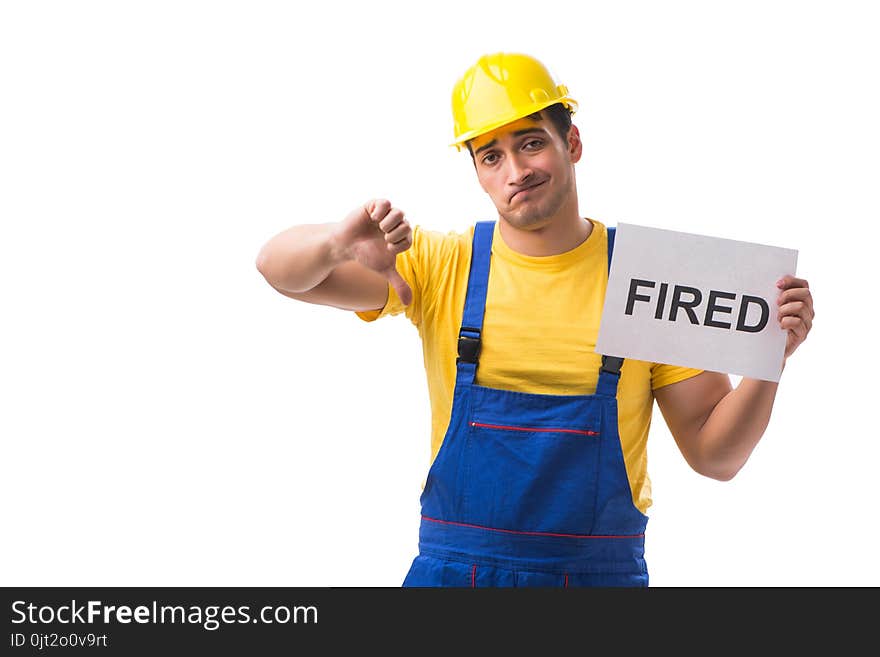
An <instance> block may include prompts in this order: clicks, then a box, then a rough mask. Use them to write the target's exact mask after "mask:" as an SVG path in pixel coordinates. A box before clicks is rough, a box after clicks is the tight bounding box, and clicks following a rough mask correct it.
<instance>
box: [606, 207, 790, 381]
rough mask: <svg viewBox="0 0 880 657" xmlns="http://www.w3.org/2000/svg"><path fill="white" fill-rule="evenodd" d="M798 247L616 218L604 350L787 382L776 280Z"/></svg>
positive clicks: (632, 356)
mask: <svg viewBox="0 0 880 657" xmlns="http://www.w3.org/2000/svg"><path fill="white" fill-rule="evenodd" d="M797 254H798V252H797V251H795V250H792V249H782V248H778V247H775V246H766V245H764V244H753V243H751V242H740V241H737V240H728V239H721V238H717V237H708V236H705V235H694V234H691V233H680V232H676V231H671V230H662V229H659V228H648V227H646V226H636V225H633V224H618V226H617V234H616V237H615V240H614V254H613V258H612V260H611V271H610V273H609V277H608V290H607V292H606V294H605V307H604V310H603V311H602V321H601V324H600V326H599V337H598V339H597V341H596V351H597V352H598V353H601V354H608V355H611V356H622V357H624V358H634V359H637V360H644V361H649V362H655V363H668V364H671V365H681V366H684V367H694V368H698V369H704V370H710V371H713V372H724V373H727V374H737V375H741V376H746V377H751V378H755V379H763V380H765V381H779V376H780V374H781V373H782V360H783V357H784V355H785V342H786V337H787V331H786V330H785V329H783V328H782V327H781V326H780V325H779V319H778V317H779V306H778V305H777V303H776V299H777V298H778V296H779V294H780V292H781V290H780V289H779V288H778V287H776V281H778V280H779V279H780V278H782V277H783V276H784V275H785V274H792V275H794V274H795V270H796V267H797Z"/></svg>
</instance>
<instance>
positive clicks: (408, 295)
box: [385, 267, 412, 306]
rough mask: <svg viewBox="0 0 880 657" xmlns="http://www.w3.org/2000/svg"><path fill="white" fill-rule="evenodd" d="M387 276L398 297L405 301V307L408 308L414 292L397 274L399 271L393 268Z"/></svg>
mask: <svg viewBox="0 0 880 657" xmlns="http://www.w3.org/2000/svg"><path fill="white" fill-rule="evenodd" d="M385 276H386V277H387V278H388V282H389V283H391V287H393V288H394V291H395V292H397V296H399V297H400V300H401V301H403V305H404V306H408V305H409V304H411V303H412V290H411V289H410V287H409V283H407V282H406V281H405V280H403V277H402V276H401V275H400V274H399V273H397V269H395V268H394V267H392V268H391V269H389V270H388V271H387V272H386V273H385Z"/></svg>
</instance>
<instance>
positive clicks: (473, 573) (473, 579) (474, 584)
mask: <svg viewBox="0 0 880 657" xmlns="http://www.w3.org/2000/svg"><path fill="white" fill-rule="evenodd" d="M471 588H472V589H475V588H477V564H474V567H473V568H472V569H471Z"/></svg>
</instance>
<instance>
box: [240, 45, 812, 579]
mask: <svg viewBox="0 0 880 657" xmlns="http://www.w3.org/2000/svg"><path fill="white" fill-rule="evenodd" d="M576 109H577V102H576V101H575V99H574V98H572V97H571V96H570V95H569V93H568V89H567V88H566V87H565V86H564V85H563V84H560V83H558V81H557V80H556V79H555V78H554V76H553V75H552V74H551V73H550V71H549V70H548V69H547V68H546V66H544V65H543V64H542V63H541V62H540V61H538V60H537V59H535V58H534V57H531V56H528V55H524V54H518V53H495V54H492V55H486V56H483V57H481V58H480V59H479V60H478V61H477V62H476V63H475V64H474V65H473V66H472V67H470V68H469V69H468V70H467V71H466V72H465V73H464V75H463V76H462V77H461V79H460V80H459V81H458V82H457V83H456V84H455V86H454V90H453V95H452V113H453V123H454V134H455V141H454V144H453V145H454V146H456V147H457V148H459V149H462V148H467V150H468V152H469V154H470V156H471V157H472V159H473V164H474V168H475V171H476V175H477V179H478V182H479V184H480V186H481V187H482V189H483V190H484V191H485V192H486V193H487V194H488V195H489V197H490V198H491V200H492V202H493V204H494V206H495V208H496V209H497V212H498V219H497V221H477V222H476V223H475V225H474V226H473V227H472V228H470V229H469V230H467V231H466V232H464V233H457V232H454V231H450V232H446V233H443V232H440V231H433V230H428V229H426V228H424V227H423V226H421V225H416V226H415V227H414V228H413V227H411V226H410V224H409V222H408V221H407V220H406V218H405V216H404V213H403V211H402V210H400V209H399V208H396V207H394V206H393V205H392V204H391V202H390V201H389V200H387V199H372V200H370V201H367V202H366V203H364V204H363V205H362V206H359V207H358V208H356V209H355V210H354V211H352V212H351V213H350V214H349V215H348V216H347V217H345V219H343V220H342V221H340V222H338V223H330V224H312V225H308V226H295V227H293V228H291V229H289V230H287V231H285V232H283V233H280V234H279V235H277V236H275V237H274V238H273V239H272V240H270V241H269V242H268V243H267V244H266V245H265V246H264V247H263V249H262V250H261V252H260V255H259V256H258V261H257V266H258V268H259V270H260V272H261V273H262V274H263V275H264V276H265V277H266V279H267V281H269V282H270V284H272V285H273V287H275V288H276V289H277V290H278V291H279V292H281V293H282V294H285V295H286V296H289V297H291V298H294V299H299V300H303V301H308V302H311V303H319V304H324V305H331V306H335V307H338V308H342V309H346V310H349V311H355V312H356V313H357V316H358V317H360V318H361V319H363V320H365V321H374V320H375V319H377V318H379V317H383V316H386V315H396V314H399V313H405V315H406V316H407V317H408V318H409V319H410V321H411V322H412V323H413V324H414V325H415V326H416V327H417V328H418V330H419V334H420V337H421V339H422V345H423V351H424V364H425V371H426V374H427V377H428V391H429V394H430V401H431V410H432V435H431V465H430V469H429V471H428V473H427V477H426V479H425V481H424V488H423V491H422V495H421V514H422V515H421V525H420V530H419V554H418V555H417V556H416V557H415V559H414V561H413V563H412V565H411V567H410V569H409V572H408V573H407V575H406V577H405V580H404V586H470V587H479V586H545V587H546V586H559V587H574V586H647V585H648V569H647V565H646V561H645V529H646V524H647V520H648V517H647V515H646V511H647V509H648V507H649V506H650V504H651V491H650V479H649V477H648V473H647V437H648V431H649V427H650V422H651V415H652V410H653V403H654V400H655V399H656V400H657V403H658V405H659V407H660V409H661V412H662V414H663V417H664V419H665V421H666V423H667V425H668V426H669V429H670V432H671V433H672V435H673V436H674V438H675V440H676V443H677V444H678V447H679V449H680V450H681V452H682V454H683V456H684V457H685V459H686V460H687V462H688V463H689V464H690V466H691V467H692V468H693V469H694V470H695V471H697V472H699V473H700V474H703V475H705V476H708V477H712V478H715V479H719V480H728V479H730V478H732V477H733V476H734V475H735V474H736V473H737V472H738V471H739V469H740V468H741V467H742V466H743V465H744V464H745V462H746V460H747V459H748V457H749V455H750V453H751V452H752V450H753V449H754V447H755V445H756V444H757V443H758V441H759V440H760V438H761V436H762V434H763V432H764V430H765V428H766V426H767V424H768V422H769V419H770V413H771V410H772V407H773V401H774V398H775V395H776V389H777V385H778V384H777V383H775V382H768V381H761V380H756V379H749V378H743V379H742V381H741V382H740V384H739V385H738V386H737V388H736V389H732V386H731V382H730V379H729V378H728V376H727V375H726V374H722V373H717V372H709V371H702V370H699V369H692V368H686V367H678V366H675V365H669V364H662V363H649V362H644V361H637V360H631V359H626V360H625V359H623V358H620V357H616V356H615V355H613V354H597V353H596V352H595V345H596V338H597V335H598V330H599V323H600V319H601V313H602V307H603V305H604V296H605V289H606V286H607V281H608V271H609V267H610V262H611V258H612V253H613V244H614V240H613V237H614V229H613V228H612V227H607V226H605V224H603V223H602V222H600V221H598V220H596V219H592V218H587V217H583V216H582V215H581V214H580V213H579V209H578V196H577V188H576V184H575V169H574V165H575V164H576V163H577V162H578V161H579V160H580V158H581V155H582V149H583V144H582V142H581V138H580V134H579V131H578V128H577V127H576V126H575V125H573V124H572V123H571V115H572V114H573V113H574V112H575V111H576ZM412 152H413V156H412V158H413V166H414V167H418V166H422V161H421V159H422V158H424V157H425V156H424V155H423V153H424V149H422V148H415V149H413V151H412ZM437 193H438V194H448V193H450V190H447V189H438V190H437ZM778 287H779V288H780V296H779V299H778V300H777V308H778V314H777V321H779V323H780V326H781V327H782V328H783V329H786V330H787V332H788V341H787V344H786V349H785V358H786V359H787V358H788V357H789V356H790V355H791V353H792V352H793V351H794V350H795V348H796V347H797V346H798V345H799V344H800V343H801V342H803V340H804V339H806V336H807V333H808V332H809V330H810V327H811V325H812V320H813V316H814V311H813V301H812V297H811V294H810V291H809V288H808V286H807V282H806V281H805V280H802V279H798V278H795V277H793V276H785V277H784V278H783V279H780V281H779V282H778ZM386 403H388V404H389V405H393V403H394V402H393V400H387V402H386Z"/></svg>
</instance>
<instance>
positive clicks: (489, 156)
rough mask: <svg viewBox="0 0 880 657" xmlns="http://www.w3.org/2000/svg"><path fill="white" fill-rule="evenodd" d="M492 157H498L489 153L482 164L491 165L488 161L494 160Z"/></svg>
mask: <svg viewBox="0 0 880 657" xmlns="http://www.w3.org/2000/svg"><path fill="white" fill-rule="evenodd" d="M494 157H498V156H497V155H495V153H489V154H488V155H487V156H486V157H484V158H483V164H492V162H490V161H489V158H494ZM493 161H494V160H493Z"/></svg>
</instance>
